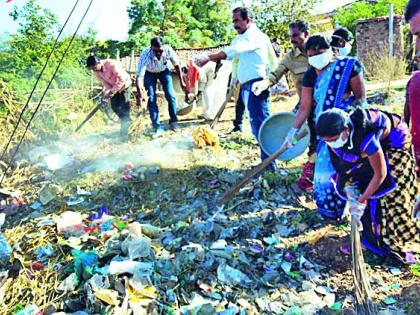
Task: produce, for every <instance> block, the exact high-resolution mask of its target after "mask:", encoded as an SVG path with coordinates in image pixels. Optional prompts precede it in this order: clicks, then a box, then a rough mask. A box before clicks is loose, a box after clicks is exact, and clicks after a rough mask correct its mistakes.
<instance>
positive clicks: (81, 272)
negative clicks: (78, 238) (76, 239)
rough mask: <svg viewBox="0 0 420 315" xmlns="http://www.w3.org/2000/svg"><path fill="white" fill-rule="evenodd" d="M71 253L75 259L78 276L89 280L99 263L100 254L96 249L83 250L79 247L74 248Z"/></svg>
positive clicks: (75, 269)
mask: <svg viewBox="0 0 420 315" xmlns="http://www.w3.org/2000/svg"><path fill="white" fill-rule="evenodd" d="M71 254H72V255H73V259H74V271H75V273H76V275H77V277H78V278H79V279H80V278H81V277H83V279H85V280H87V279H89V278H90V277H92V276H93V274H94V272H95V267H96V266H97V264H98V255H97V254H96V252H95V251H90V252H83V251H80V250H77V249H72V250H71Z"/></svg>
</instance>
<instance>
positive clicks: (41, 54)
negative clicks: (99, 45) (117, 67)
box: [0, 0, 96, 94]
mask: <svg viewBox="0 0 420 315" xmlns="http://www.w3.org/2000/svg"><path fill="white" fill-rule="evenodd" d="M10 15H11V16H12V18H13V19H14V20H15V21H16V22H18V23H19V27H18V29H17V32H16V33H14V34H11V35H10V36H9V38H7V39H6V40H5V41H3V42H2V43H1V45H0V79H3V80H4V81H6V82H8V83H9V84H10V85H11V86H12V88H13V89H14V90H15V91H16V92H18V94H21V93H23V92H24V91H28V90H30V88H31V87H32V85H33V84H34V82H35V80H36V78H37V76H38V74H39V73H40V71H41V69H42V67H43V65H44V63H45V61H46V59H47V56H48V54H49V53H50V51H51V49H52V46H53V43H54V41H55V38H56V36H57V34H58V30H59V29H60V24H59V23H58V19H57V17H56V16H55V15H54V14H52V13H51V12H50V11H48V10H45V9H42V8H41V7H40V5H39V4H38V3H37V1H36V0H29V1H28V2H27V3H26V4H25V5H24V6H23V8H18V7H15V8H14V10H13V11H12V12H11V14H10ZM95 35H96V34H95V33H94V32H93V31H91V30H89V31H88V32H87V33H86V34H85V35H83V36H77V37H76V38H75V39H74V41H73V43H72V45H71V48H70V50H69V51H68V53H67V56H66V58H65V59H64V61H63V64H62V65H61V67H60V71H59V72H58V74H57V76H56V78H55V80H54V81H53V87H59V88H67V87H74V86H77V85H80V83H81V82H86V83H87V82H88V73H87V71H84V61H85V59H86V56H87V54H88V52H89V51H90V50H91V49H92V48H93V47H94V44H95ZM70 39H71V37H70V36H64V37H62V38H60V40H59V42H58V45H57V47H56V50H55V51H54V54H53V57H52V58H51V60H50V62H49V64H48V67H47V68H46V71H45V72H44V75H43V76H42V79H41V82H40V83H41V84H40V87H42V86H45V85H46V82H47V81H48V80H49V79H50V78H51V76H52V74H53V72H54V70H55V68H56V66H57V64H58V61H59V59H61V57H62V55H63V53H64V50H65V49H66V47H67V45H68V44H69V42H70ZM82 68H83V70H82Z"/></svg>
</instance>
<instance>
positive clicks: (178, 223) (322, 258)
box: [0, 91, 420, 314]
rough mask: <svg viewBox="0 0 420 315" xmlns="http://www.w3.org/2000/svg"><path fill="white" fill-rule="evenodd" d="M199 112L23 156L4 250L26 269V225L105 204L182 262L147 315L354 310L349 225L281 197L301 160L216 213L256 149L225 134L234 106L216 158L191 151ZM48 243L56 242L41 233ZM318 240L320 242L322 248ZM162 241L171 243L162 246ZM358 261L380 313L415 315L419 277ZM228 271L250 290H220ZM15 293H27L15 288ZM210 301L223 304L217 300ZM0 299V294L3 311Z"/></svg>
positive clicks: (282, 102)
mask: <svg viewBox="0 0 420 315" xmlns="http://www.w3.org/2000/svg"><path fill="white" fill-rule="evenodd" d="M401 94H402V92H398V91H396V92H395V93H394V94H393V95H394V96H393V97H394V101H393V102H391V104H388V105H387V108H392V110H395V109H397V111H400V110H401V109H402V106H403V104H401V102H400V100H401V97H402V96H401ZM296 103H297V97H296V96H293V97H287V96H279V97H277V96H274V97H272V102H271V112H272V113H277V112H283V111H290V110H291V109H293V108H294V105H295V104H296ZM136 111H137V109H136V110H135V112H136ZM161 113H162V121H164V122H165V120H166V119H167V114H166V108H165V107H163V106H161ZM198 114H200V109H199V108H196V109H195V111H194V112H193V113H191V114H189V115H188V116H183V117H179V118H180V122H179V128H178V130H177V131H175V132H172V131H165V133H164V136H163V138H154V137H153V136H152V135H150V134H149V131H150V130H149V129H150V124H149V118H148V116H147V114H146V113H145V111H144V110H140V111H139V117H138V119H137V121H136V123H135V127H134V128H133V131H134V134H133V136H132V142H129V143H126V142H122V141H121V140H119V138H118V126H116V125H112V124H111V125H108V126H107V127H106V128H102V127H103V126H100V129H101V130H100V131H99V130H98V133H97V134H94V135H84V136H83V135H82V136H75V137H69V138H68V139H63V141H60V142H54V143H40V144H37V145H36V146H34V147H32V148H30V149H29V150H28V151H26V152H22V154H21V156H20V164H19V168H18V169H16V170H15V172H14V175H13V176H12V177H10V178H8V179H7V180H6V187H8V188H9V189H10V190H19V191H20V193H21V195H22V196H23V199H24V205H22V206H20V207H19V208H18V210H13V213H11V214H10V215H9V216H7V217H6V223H5V227H3V232H4V234H5V236H6V238H7V239H8V241H9V243H10V244H11V246H12V247H13V248H14V249H15V250H16V252H17V253H18V254H19V255H21V256H22V257H24V258H22V260H23V261H26V262H29V261H31V260H32V261H33V260H34V259H35V258H34V257H35V254H34V252H33V248H31V247H29V245H28V244H29V243H31V242H29V240H30V239H31V237H30V236H28V235H27V236H25V235H24V233H23V234H22V231H23V230H24V229H25V227H27V228H28V229H29V228H31V229H32V228H33V227H35V226H36V225H35V224H36V223H37V222H39V221H40V220H41V219H42V218H45V217H46V216H47V217H48V216H51V215H58V214H59V213H61V212H63V211H64V210H72V211H76V212H81V213H85V214H90V213H91V212H92V211H95V209H97V208H98V206H100V205H103V204H105V205H107V207H108V208H109V209H110V213H111V214H112V215H114V216H121V217H127V218H129V219H128V220H129V221H138V222H141V223H149V224H153V225H154V226H156V227H159V228H160V229H161V231H162V232H161V237H160V240H157V241H156V244H155V245H156V248H162V247H163V249H159V250H155V252H156V258H155V259H156V261H155V263H156V264H158V261H159V259H160V258H159V257H160V254H159V253H161V251H162V250H164V251H167V252H169V254H170V255H171V260H172V262H173V263H174V264H175V262H176V261H181V260H183V261H184V265H183V268H184V270H183V271H182V272H179V273H176V276H177V277H178V282H177V285H175V286H172V287H171V290H172V291H173V292H175V295H176V302H174V301H172V300H171V301H169V299H168V294H169V293H168V288H167V287H165V286H164V285H163V284H162V283H161V282H159V281H158V280H156V279H157V278H154V279H155V280H154V285H155V287H157V290H158V297H157V298H156V301H157V302H153V301H151V302H150V303H151V304H153V305H155V308H154V309H153V311H150V312H148V313H150V314H170V313H171V312H172V311H171V312H169V311H168V308H165V307H166V306H168V305H171V307H172V310H174V311H173V312H172V313H171V314H181V310H182V306H185V307H187V306H191V305H193V304H194V303H193V302H194V301H195V300H194V296H195V297H196V296H197V294H198V295H201V296H204V297H205V298H206V300H208V301H212V303H213V306H214V310H213V311H209V312H208V313H205V310H204V308H203V306H200V307H201V309H200V308H193V307H192V306H191V307H190V308H188V312H189V313H188V314H284V313H286V314H309V313H321V314H340V313H341V314H347V313H352V312H353V308H354V305H355V300H354V293H353V289H354V284H353V277H352V273H351V255H348V254H344V253H343V252H342V250H341V249H340V248H342V246H343V245H346V244H349V243H350V240H349V231H350V228H349V226H348V225H345V224H337V223H336V222H332V221H331V220H326V219H324V218H322V217H321V216H320V215H318V213H317V212H316V210H314V209H313V208H311V207H309V208H305V207H303V206H302V205H301V204H300V203H299V201H298V200H297V199H296V198H295V196H294V195H293V193H292V192H291V190H290V185H291V184H292V183H293V182H294V181H295V180H296V178H297V177H298V176H299V173H300V169H301V167H302V165H303V163H304V161H305V156H304V155H302V156H301V157H299V158H297V159H295V160H293V161H291V162H288V163H285V162H280V161H279V162H278V166H279V170H278V171H277V172H276V173H275V174H272V173H268V174H265V175H263V176H260V177H257V178H255V179H254V180H253V181H252V182H251V183H250V184H248V185H247V186H246V187H245V188H244V189H242V190H241V191H240V192H239V193H238V195H237V196H236V197H235V198H234V199H233V200H232V201H231V202H230V203H229V204H228V205H227V206H226V207H225V208H224V209H223V210H222V211H221V212H218V211H220V209H218V208H217V207H216V205H215V201H216V200H217V199H218V198H219V197H220V195H221V194H222V193H223V192H224V191H226V189H228V188H229V187H230V186H231V185H232V184H233V183H235V182H236V181H237V180H238V179H239V178H240V177H241V176H243V175H244V172H245V170H247V169H249V168H250V167H252V166H254V165H256V164H258V163H259V150H258V148H257V145H256V141H255V139H254V138H253V136H252V135H251V132H250V127H249V123H248V121H245V122H244V127H245V130H244V132H243V133H242V134H238V133H235V134H229V131H230V130H231V129H232V128H233V125H232V123H231V119H232V117H234V104H233V103H230V104H229V106H228V107H227V109H226V111H225V113H224V114H223V116H222V118H221V121H220V123H219V124H218V125H217V126H216V128H215V130H216V133H217V134H218V136H219V140H220V149H218V150H214V149H212V148H209V149H204V150H197V149H195V148H194V144H193V142H192V139H191V133H192V131H193V130H194V129H195V128H197V127H198V126H201V125H205V124H206V122H203V121H202V120H198V119H197V115H198ZM98 129H99V128H98ZM47 156H49V157H51V156H54V157H56V158H58V159H59V161H60V163H64V164H63V165H60V166H56V167H51V165H49V164H48V161H47V162H46V159H45V158H46V157H47ZM64 156H65V157H66V158H67V160H65V159H64V158H63V157H64ZM64 160H65V161H64ZM63 161H64V162H63ZM127 163H130V164H132V166H130V169H131V170H132V171H130V172H131V173H130V174H133V177H132V178H130V179H129V180H125V179H122V177H121V176H122V174H123V173H124V168H125V167H126V165H127ZM46 185H47V186H48V185H56V186H58V187H59V188H60V189H59V192H57V193H56V195H55V197H54V198H53V200H52V201H51V202H49V203H48V204H47V205H43V206H42V207H40V208H37V210H34V209H33V208H31V207H30V206H33V205H34V203H35V202H36V201H38V200H39V198H40V190H41V188H42V187H45V186H46ZM80 190H83V191H88V192H89V193H90V194H88V195H86V196H84V197H83V201H82V202H80V203H77V202H76V203H74V204H72V203H69V201H74V200H75V199H77V198H80V195H78V191H80ZM197 204H199V205H197ZM209 222H211V224H210V223H209ZM207 223H208V224H210V226H211V227H208V229H207V230H206V228H207V227H206V228H205V227H203V225H204V226H206V224H207ZM200 224H201V225H200ZM43 229H44V228H39V230H38V231H33V230H32V232H33V233H34V234H37V233H41V234H39V235H38V234H37V235H35V236H34V238H35V239H36V238H37V237H41V236H42V233H44V232H42V231H44V230H43ZM19 231H20V233H19ZM45 233H53V234H54V233H55V232H54V231H53V230H51V229H48V230H45ZM48 235H49V234H48ZM317 236H321V237H319V240H317V238H318V237H317ZM168 237H173V238H174V241H176V240H179V242H180V243H179V244H178V243H176V242H175V243H174V241H173V242H170V243H167V242H166V239H167V238H168ZM314 239H315V240H316V241H314ZM219 240H225V241H226V242H227V244H228V245H227V246H226V245H225V246H222V249H219V250H221V251H222V252H223V253H220V252H219V253H218V254H217V255H216V254H215V253H214V252H213V251H212V246H213V245H214V244H215V242H218V241H219ZM51 242H52V245H53V247H54V249H55V250H56V251H57V252H58V251H63V253H62V254H60V255H59V256H58V257H57V258H56V261H55V263H56V264H58V263H60V264H64V265H65V264H66V262H67V263H68V262H69V261H71V257H70V256H69V254H68V250H67V252H66V251H65V250H64V249H63V248H64V247H63V246H61V245H58V244H55V243H54V241H51ZM57 242H58V241H57ZM31 244H32V243H31ZM174 244H175V245H174ZM191 244H199V245H200V246H202V247H203V248H204V249H205V253H206V255H207V256H206V259H204V261H199V262H198V261H197V259H198V258H197V257H196V256H194V258H193V259H192V258H191V257H190V258H188V259H190V260H187V263H186V262H185V259H187V258H186V257H185V255H186V253H189V252H188V250H187V249H185V248H188V245H191ZM31 246H32V245H31ZM19 248H20V250H19ZM260 248H263V250H260ZM25 249H26V250H25ZM228 249H229V250H232V252H229V251H228ZM17 256H18V255H15V258H16V257H17ZM364 256H365V261H366V263H367V268H368V273H369V276H370V277H371V281H370V282H371V286H372V289H373V293H374V302H375V304H376V305H377V306H378V307H379V309H380V310H381V314H382V313H383V314H419V313H420V306H419V300H418V292H419V290H420V289H419V287H420V278H419V273H420V271H417V276H416V275H415V272H413V270H411V269H410V268H408V267H407V266H401V265H397V264H396V263H395V262H393V261H390V260H387V259H383V258H381V257H378V256H375V255H373V254H372V253H370V252H367V251H365V252H364ZM188 257H189V256H188ZM220 257H222V258H220ZM188 261H189V263H188ZM225 263H227V264H229V265H230V266H232V267H233V268H235V269H236V270H241V271H242V273H245V275H246V277H243V279H247V278H250V279H252V280H253V282H252V284H250V285H247V286H241V281H237V282H235V281H233V280H232V281H230V282H229V281H227V280H226V279H225V280H221V274H220V273H221V271H220V270H221V269H220V266H225V265H224V264H225ZM50 265H52V263H51V264H50ZM18 269H19V268H18ZM231 272H233V271H231ZM270 272H271V273H270ZM33 273H34V274H35V276H36V277H37V279H43V280H42V281H43V283H44V284H45V287H47V288H50V290H53V289H52V288H55V287H56V285H57V283H58V282H57V281H58V280H62V279H63V274H59V273H58V272H57V274H56V275H55V277H56V278H57V279H58V280H55V281H54V282H53V281H52V280H48V279H49V278H48V279H47V277H51V273H47V271H45V270H44V271H42V270H41V271H37V272H35V271H34V272H33ZM159 273H160V274H162V271H159V270H157V271H156V274H159ZM174 274H175V272H174ZM13 277H15V278H14V279H15V280H14V281H15V286H18V285H20V284H21V283H25V282H24V281H23V280H22V274H20V275H19V274H15V275H13ZM232 277H233V276H232ZM0 280H1V279H0ZM40 281H41V280H40ZM3 284H4V282H3ZM9 285H10V283H9ZM1 287H2V282H1V281H0V288H1ZM204 287H206V288H207V289H208V290H207V293H206V292H205V291H206V290H204V289H203V288H204ZM325 290H326V292H324V291H325ZM210 291H211V292H212V294H209V293H208V292H210ZM19 292H21V293H22V292H25V289H24V288H20V291H19ZM49 293H50V294H52V298H51V299H50V300H48V301H49V302H48V301H47V302H45V301H44V302H42V303H43V304H42V307H43V309H44V311H45V310H46V309H48V307H51V306H52V305H53V306H54V308H55V309H56V310H60V309H64V310H66V311H67V312H70V311H71V309H70V308H69V307H68V306H67V308H66V306H65V305H68V304H66V303H65V302H64V301H65V299H66V298H68V297H66V296H63V297H62V298H61V299H57V297H58V294H56V293H53V292H49ZM215 293H217V294H218V295H220V296H221V298H219V297H215V296H216V295H215ZM22 296H24V298H22V303H23V304H25V305H23V306H26V305H28V303H29V302H32V303H38V304H40V303H41V302H40V301H41V300H42V298H41V297H40V296H39V294H38V293H35V292H34V293H32V295H31V293H28V292H25V294H23V293H22ZM1 298H2V296H1V290H0V301H1ZM331 299H333V301H331ZM318 300H319V301H318ZM4 303H5V305H6V310H7V311H5V309H3V310H0V314H10V313H8V312H11V310H12V309H13V308H14V307H15V305H11V299H10V297H9V298H8V297H7V294H6V298H5V302H4ZM162 303H163V304H164V305H166V306H165V307H163V306H162V305H163V304H162ZM202 305H207V304H202ZM314 305H315V306H314ZM39 306H40V307H41V305H39ZM213 306H212V307H213ZM194 310H195V311H194ZM216 310H217V312H216ZM228 310H231V312H230V313H229V312H228ZM232 310H236V311H232ZM73 311H75V310H73ZM176 312H178V313H176ZM184 312H185V311H184ZM194 312H195V313H194ZM223 312H225V313H223ZM183 314H185V313H183Z"/></svg>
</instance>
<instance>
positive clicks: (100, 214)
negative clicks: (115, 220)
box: [91, 205, 109, 221]
mask: <svg viewBox="0 0 420 315" xmlns="http://www.w3.org/2000/svg"><path fill="white" fill-rule="evenodd" d="M104 214H109V210H108V208H107V206H106V205H102V206H100V207H99V208H98V212H94V213H93V214H92V216H91V220H92V221H96V220H100V219H102V217H103V215H104Z"/></svg>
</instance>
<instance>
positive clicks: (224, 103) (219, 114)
mask: <svg viewBox="0 0 420 315" xmlns="http://www.w3.org/2000/svg"><path fill="white" fill-rule="evenodd" d="M235 89H236V87H233V88H232V89H230V91H229V93H228V95H227V96H226V99H225V101H224V102H223V104H222V106H221V107H220V109H219V111H218V112H217V114H216V116H215V117H214V119H213V121H212V122H211V124H210V128H211V129H213V128H214V126H216V124H217V123H218V122H219V119H220V117H221V116H222V114H223V112H224V111H225V108H226V105H227V103H229V101H230V99H231V98H232V95H233V93H234V92H235Z"/></svg>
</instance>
